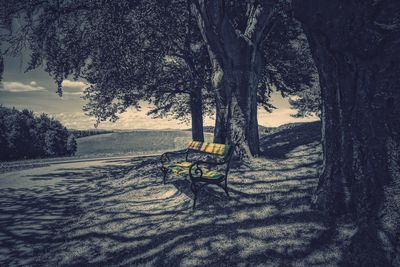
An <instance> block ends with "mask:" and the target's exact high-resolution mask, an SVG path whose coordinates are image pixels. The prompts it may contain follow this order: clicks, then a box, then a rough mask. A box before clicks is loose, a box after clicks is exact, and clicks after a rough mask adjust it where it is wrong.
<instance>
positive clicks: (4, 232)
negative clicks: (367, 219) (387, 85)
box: [0, 124, 347, 266]
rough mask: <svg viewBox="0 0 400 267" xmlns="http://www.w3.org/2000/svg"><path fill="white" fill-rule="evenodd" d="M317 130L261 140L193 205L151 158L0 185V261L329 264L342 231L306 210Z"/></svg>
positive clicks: (185, 185)
mask: <svg viewBox="0 0 400 267" xmlns="http://www.w3.org/2000/svg"><path fill="white" fill-rule="evenodd" d="M318 128H319V126H318V125H316V124H308V126H306V127H303V126H300V128H299V127H298V126H293V127H289V128H282V129H280V130H278V131H276V132H274V133H271V134H270V135H269V136H265V137H263V138H262V140H261V144H262V146H263V148H264V149H263V156H262V157H260V158H258V159H256V160H255V161H254V162H253V163H252V164H251V165H250V166H247V167H246V166H234V167H233V169H232V171H231V173H230V177H229V188H230V194H231V199H230V200H228V199H227V198H226V197H225V195H224V194H223V192H222V191H221V190H219V189H218V188H214V187H209V188H206V189H204V190H203V191H201V193H200V195H199V199H198V200H199V202H198V205H197V208H196V210H195V211H192V209H191V205H192V194H191V192H190V190H189V182H188V181H187V180H184V179H182V178H181V177H170V178H169V179H168V183H167V184H166V185H164V184H162V179H161V174H160V173H159V170H158V169H157V168H156V166H157V165H156V164H157V158H146V159H141V158H137V159H131V160H124V161H119V162H112V161H109V162H105V163H104V164H100V165H96V166H92V167H81V168H78V167H77V168H75V169H73V170H71V169H59V170H57V171H53V172H50V173H48V174H45V175H44V174H41V175H36V176H35V175H33V178H34V179H55V178H56V179H60V180H59V181H58V182H57V183H55V184H52V185H48V186H46V187H38V188H20V189H7V188H5V189H1V190H0V202H1V203H2V205H1V208H0V214H1V215H0V229H1V231H0V241H1V244H3V245H1V248H0V265H1V266H8V265H17V266H18V265H21V266H22V265H38V266H57V265H61V266H82V265H85V266H111V265H113V266H138V265H139V266H142V265H145V266H205V265H206V266H208V265H214V266H336V265H338V264H339V261H340V257H341V253H342V252H341V250H340V249H339V247H340V244H341V242H342V240H343V239H345V237H346V233H347V232H346V231H341V232H340V234H337V233H336V234H333V232H332V230H331V229H330V228H329V227H328V226H327V225H326V224H325V222H324V218H323V217H322V216H321V215H320V214H319V213H318V212H316V211H314V210H312V209H310V201H311V196H312V192H313V190H314V189H315V187H316V184H317V172H318V168H319V166H320V165H321V155H320V154H321V153H320V151H321V149H320V144H319V134H318V131H316V132H315V131H314V130H315V129H318ZM313 129H314V130H313ZM288 136H289V137H290V138H288Z"/></svg>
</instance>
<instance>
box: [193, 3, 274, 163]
mask: <svg viewBox="0 0 400 267" xmlns="http://www.w3.org/2000/svg"><path fill="white" fill-rule="evenodd" d="M248 8H249V9H248V14H249V17H248V22H247V26H246V29H245V30H244V32H240V30H238V29H236V28H235V27H234V26H233V25H232V23H231V21H230V19H229V18H228V15H227V12H228V11H227V9H226V6H225V2H224V1H220V0H218V1H205V0H203V1H202V0H193V1H192V10H193V14H194V15H195V16H196V19H197V23H198V26H199V29H200V31H201V33H202V36H203V39H204V41H205V43H206V44H207V49H208V53H209V57H210V62H211V65H212V72H213V73H212V86H213V88H214V90H215V92H216V105H217V118H216V127H215V134H216V135H215V138H214V140H215V141H217V142H220V143H225V142H232V141H233V142H235V143H238V144H239V147H240V149H241V151H242V156H244V157H248V156H252V155H253V156H255V155H257V154H258V153H259V136H258V121H257V85H258V81H259V78H260V75H261V71H262V69H263V68H264V66H265V63H264V60H263V57H262V56H261V53H260V49H261V45H262V41H263V40H264V39H265V36H266V35H267V33H268V25H269V24H270V23H269V21H268V18H269V12H271V9H270V8H269V9H267V8H266V7H265V6H264V5H261V4H259V3H258V2H256V1H255V2H254V3H252V4H249V6H248ZM266 29H267V30H266Z"/></svg>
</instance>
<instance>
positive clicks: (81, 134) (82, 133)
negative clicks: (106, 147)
mask: <svg viewBox="0 0 400 267" xmlns="http://www.w3.org/2000/svg"><path fill="white" fill-rule="evenodd" d="M68 131H69V132H70V133H71V134H73V135H74V136H75V138H82V137H86V136H92V135H98V134H107V133H112V132H113V131H110V130H102V129H90V130H74V129H69V130H68Z"/></svg>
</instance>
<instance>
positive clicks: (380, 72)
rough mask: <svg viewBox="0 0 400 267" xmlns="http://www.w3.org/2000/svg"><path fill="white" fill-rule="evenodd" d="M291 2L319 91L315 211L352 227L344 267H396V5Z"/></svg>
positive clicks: (399, 189)
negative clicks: (347, 220) (347, 217)
mask: <svg viewBox="0 0 400 267" xmlns="http://www.w3.org/2000/svg"><path fill="white" fill-rule="evenodd" d="M293 2H294V5H293V7H294V10H295V15H296V17H298V18H299V19H300V20H301V22H302V23H303V25H304V27H305V30H306V33H307V36H308V38H309V40H310V47H311V50H312V53H313V57H314V60H315V62H316V65H317V68H318V71H319V75H320V82H321V90H322V92H321V95H322V101H323V112H322V120H323V156H324V161H323V163H324V166H323V173H322V174H321V177H320V181H319V185H318V189H317V192H316V198H315V204H316V205H317V206H318V207H319V208H321V209H322V210H324V211H326V212H327V213H329V214H330V215H331V216H332V217H333V218H335V217H337V216H338V215H341V214H344V213H350V214H352V215H353V218H354V219H355V221H356V224H357V227H358V229H357V232H356V233H355V234H354V236H353V237H352V240H351V244H350V247H349V248H348V249H347V250H346V251H347V253H346V257H345V258H344V261H343V264H344V265H348V266H392V265H393V266H396V265H397V266H399V265H400V258H399V257H400V256H399V252H400V248H399V241H400V240H399V233H400V214H399V204H400V199H399V195H400V171H399V163H400V156H399V150H400V106H399V103H400V75H399V73H400V65H399V64H398V62H399V61H400V46H399V42H400V30H399V29H400V25H399V21H398V20H397V21H396V20H395V18H396V14H397V18H398V14H399V13H400V2H398V1H397V0H391V1H390V0H388V1H358V2H355V1H346V2H344V1H339V0H336V1H334V0H332V1H329V2H327V1H323V2H322V1H318V0H306V1H304V0H302V1H300V0H295V1H293ZM396 23H397V24H396Z"/></svg>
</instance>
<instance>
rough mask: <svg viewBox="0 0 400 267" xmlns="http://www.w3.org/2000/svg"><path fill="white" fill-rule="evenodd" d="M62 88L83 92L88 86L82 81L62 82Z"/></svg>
mask: <svg viewBox="0 0 400 267" xmlns="http://www.w3.org/2000/svg"><path fill="white" fill-rule="evenodd" d="M62 86H63V87H64V88H72V89H79V90H81V91H83V90H84V89H85V88H86V87H87V86H88V85H87V84H86V83H84V82H82V81H71V80H64V81H63V82H62Z"/></svg>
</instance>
